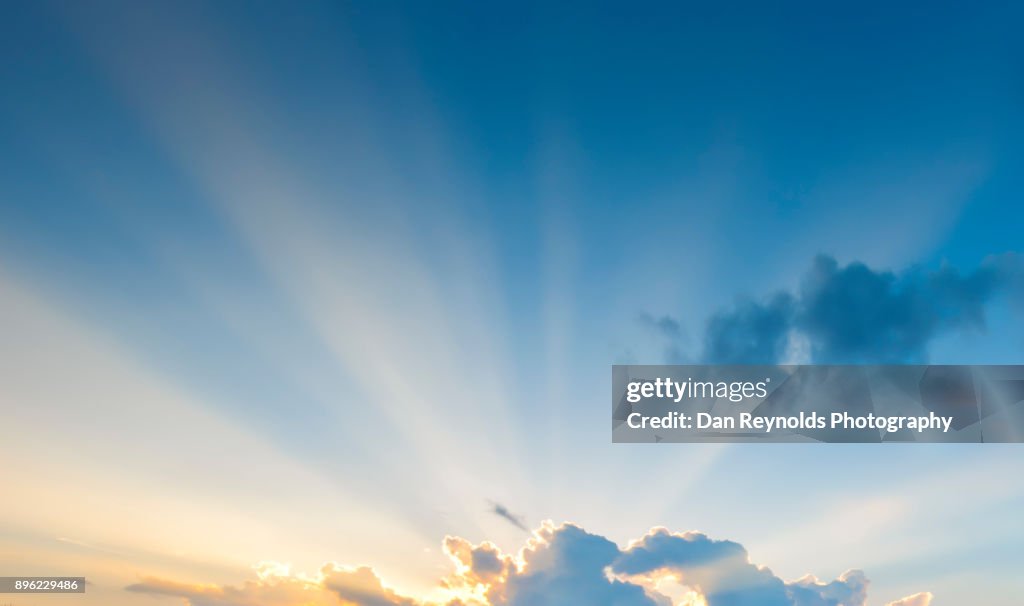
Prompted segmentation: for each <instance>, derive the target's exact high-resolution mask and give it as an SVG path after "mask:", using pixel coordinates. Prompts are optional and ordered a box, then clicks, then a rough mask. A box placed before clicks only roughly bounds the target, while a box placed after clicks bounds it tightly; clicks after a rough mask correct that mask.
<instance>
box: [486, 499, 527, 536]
mask: <svg viewBox="0 0 1024 606" xmlns="http://www.w3.org/2000/svg"><path fill="white" fill-rule="evenodd" d="M491 513H493V514H494V515H496V516H498V517H500V518H503V519H504V520H505V521H507V522H508V523H509V524H512V525H513V526H515V527H516V528H518V529H519V530H525V531H526V532H529V531H530V529H529V528H527V527H526V521H525V520H524V519H523V517H522V516H519V515H516V514H514V513H512V512H511V511H509V510H508V508H507V507H505V506H504V505H502V504H501V503H494V502H492V503H491Z"/></svg>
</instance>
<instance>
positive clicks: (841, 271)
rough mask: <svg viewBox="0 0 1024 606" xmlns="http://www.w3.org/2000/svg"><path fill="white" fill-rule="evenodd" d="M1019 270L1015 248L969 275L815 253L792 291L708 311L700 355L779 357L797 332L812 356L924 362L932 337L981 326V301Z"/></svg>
mask: <svg viewBox="0 0 1024 606" xmlns="http://www.w3.org/2000/svg"><path fill="white" fill-rule="evenodd" d="M1022 277H1024V263H1022V259H1021V257H1020V256H1019V255H1017V254H1015V253H1007V254H1004V255H999V256H993V257H989V258H988V259H986V260H985V261H984V262H982V263H981V264H980V265H979V266H978V267H977V268H975V269H974V270H972V271H970V272H967V273H961V272H960V271H958V270H956V269H954V268H952V267H949V266H943V267H941V268H939V269H938V270H934V271H927V270H924V269H921V268H917V267H914V268H910V269H907V270H905V271H903V272H901V273H894V272H891V271H878V270H874V269H871V268H869V267H868V266H867V265H864V264H863V263H857V262H855V263H850V264H849V265H845V266H840V265H839V264H838V263H837V262H836V260H835V259H833V258H832V257H829V256H826V255H821V256H818V257H817V258H815V259H814V262H813V263H812V264H811V268H810V269H809V270H808V271H807V273H806V274H805V275H804V276H803V279H802V280H801V283H800V286H799V288H798V289H797V290H796V292H778V293H776V294H774V295H772V296H770V297H768V298H767V299H764V300H755V299H751V298H741V299H739V300H737V302H736V303H735V305H733V306H732V307H731V308H728V309H725V310H722V311H720V312H718V313H716V314H714V315H713V316H712V317H711V318H710V319H709V320H708V322H707V327H706V332H705V338H704V351H703V354H702V360H703V361H705V362H708V363H715V364H730V363H734V364H740V363H773V362H779V361H783V360H785V358H786V356H787V352H789V351H792V349H791V348H792V346H793V341H794V339H797V340H802V341H804V342H806V344H807V347H808V348H809V351H808V352H807V353H808V354H809V356H810V358H811V360H812V361H814V362H819V363H906V362H925V361H927V347H928V344H929V343H930V342H931V341H932V340H933V339H934V338H935V337H937V336H939V335H941V334H944V333H947V332H949V331H954V330H973V329H981V328H984V326H985V308H986V306H987V305H988V304H989V303H990V302H991V301H992V300H993V298H994V297H996V296H997V295H999V294H1001V293H1011V294H1013V296H1015V297H1019V296H1020V294H1021V292H1022V288H1021V285H1022V284H1024V278H1022Z"/></svg>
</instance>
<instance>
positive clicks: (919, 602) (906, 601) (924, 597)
mask: <svg viewBox="0 0 1024 606" xmlns="http://www.w3.org/2000/svg"><path fill="white" fill-rule="evenodd" d="M932 597H933V596H932V594H930V593H928V592H927V591H925V592H922V593H915V594H914V595H912V596H907V597H905V598H903V599H902V600H896V601H895V602H889V603H888V604H886V605H885V606H929V605H930V604H931V603H932Z"/></svg>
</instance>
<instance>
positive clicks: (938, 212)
mask: <svg viewBox="0 0 1024 606" xmlns="http://www.w3.org/2000/svg"><path fill="white" fill-rule="evenodd" d="M2 11H3V19H2V25H0V28H2V31H3V35H2V36H0V54H2V56H4V57H6V59H5V60H4V61H3V62H2V64H0V90H2V91H3V93H2V94H0V166H3V169H2V170H0V293H2V295H3V296H2V306H0V316H2V318H0V322H2V328H3V334H5V335H10V337H9V338H5V343H4V344H2V345H0V354H2V358H0V359H2V361H3V363H2V364H0V369H2V371H3V375H0V384H3V385H5V390H4V391H6V392H7V395H6V397H5V398H4V399H3V400H0V403H2V405H3V406H4V408H6V409H7V410H8V411H9V412H10V416H11V418H12V419H15V420H17V421H18V422H19V423H21V425H20V426H21V427H27V428H28V429H25V430H22V431H15V430H12V429H7V430H6V431H5V438H6V442H5V444H4V445H3V446H0V452H3V453H4V456H5V457H7V456H15V453H25V452H29V453H33V456H30V457H29V462H28V464H27V465H26V467H25V469H24V471H22V472H19V474H20V475H19V476H18V478H16V480H15V482H16V483H15V486H17V487H18V488H20V489H21V492H22V493H23V494H25V495H26V499H25V501H24V504H19V505H10V504H8V505H5V507H10V508H12V509H14V511H11V512H9V515H5V516H3V518H4V520H5V521H4V522H0V539H2V540H3V542H5V543H8V544H9V545H10V546H11V547H10V549H9V550H4V551H0V563H6V564H10V563H11V562H12V561H14V562H17V561H19V560H21V561H24V560H23V559H22V558H24V554H25V553H29V554H31V557H30V558H29V560H30V561H31V562H32V564H31V565H32V566H33V567H35V568H34V570H35V569H40V570H44V569H47V567H48V566H50V567H53V566H56V567H58V568H61V571H60V572H59V573H60V574H66V573H67V572H66V570H67V569H68V567H71V568H76V569H88V571H87V572H85V574H87V575H89V576H91V577H92V578H96V579H97V583H99V586H100V589H99V590H98V591H99V592H101V593H99V594H97V595H98V597H97V598H96V599H103V600H107V601H105V602H104V603H117V602H116V600H122V601H123V602H124V603H134V602H132V600H133V599H134V598H133V596H131V595H130V594H126V593H125V592H123V591H122V590H121V588H123V587H125V586H127V585H129V584H131V583H134V582H136V581H138V579H139V578H141V577H147V578H148V577H151V576H157V577H161V578H169V579H176V580H178V581H181V582H206V583H223V584H238V583H241V582H242V581H243V580H245V579H246V578H247V575H248V574H249V570H248V567H249V566H250V565H252V564H255V563H257V562H260V561H265V560H278V561H285V562H290V563H292V564H293V566H294V568H295V569H297V570H305V571H315V570H317V569H318V567H319V566H320V565H321V563H322V562H325V561H329V560H335V561H338V562H341V564H343V565H347V566H356V565H367V566H372V567H373V568H374V570H375V571H377V573H379V574H380V575H381V577H382V578H384V579H386V580H387V581H388V582H389V583H391V584H392V586H394V587H396V588H398V589H402V590H404V592H405V593H406V594H408V595H413V594H415V595H428V592H429V591H432V588H433V587H434V586H435V585H436V579H437V578H438V577H440V576H442V575H443V574H444V573H445V571H446V570H447V569H448V567H449V563H448V558H446V557H445V554H444V553H443V552H442V550H441V548H440V544H441V541H442V540H443V538H444V536H445V535H457V536H460V537H465V538H466V539H468V540H469V541H472V542H473V543H474V544H478V543H479V542H480V541H483V540H491V541H494V542H495V543H496V544H497V545H498V546H500V547H501V549H503V550H504V551H505V552H506V553H511V552H512V551H514V550H515V549H518V548H519V547H520V546H521V545H522V544H523V542H524V540H525V539H526V538H527V535H526V534H525V533H523V532H522V531H521V530H520V529H518V528H516V526H515V525H513V524H508V521H507V520H505V519H502V518H501V517H500V516H495V515H494V513H493V511H492V509H493V503H500V504H502V505H503V506H505V507H508V509H509V511H511V512H513V513H514V514H515V515H518V516H522V518H523V519H524V520H525V523H526V524H527V525H528V526H529V527H531V528H532V527H537V526H538V525H539V523H540V522H541V520H544V519H548V518H550V519H554V520H555V521H556V522H557V521H562V520H568V521H571V522H573V523H576V524H580V525H581V526H583V527H585V528H586V529H587V530H589V531H591V532H595V533H599V534H600V535H602V536H605V537H608V538H609V539H611V540H612V541H615V542H616V543H618V544H619V545H620V546H621V547H624V546H625V545H627V543H628V542H629V541H631V540H634V539H638V538H640V537H643V536H645V533H646V532H647V531H648V529H649V528H651V527H652V526H667V527H669V528H670V529H672V530H673V531H678V532H683V531H688V530H699V531H702V532H706V533H708V534H709V535H710V536H712V537H714V538H718V539H731V540H735V541H738V542H740V543H742V544H743V545H744V546H745V547H746V548H747V550H749V552H750V556H751V558H752V559H753V560H754V561H755V562H757V563H759V564H764V565H768V566H770V567H771V568H772V570H773V571H775V573H776V574H778V575H779V576H780V577H781V578H782V579H785V580H792V579H796V578H798V577H800V576H802V575H803V574H805V573H813V574H815V575H817V576H819V577H821V578H823V579H832V578H836V577H838V576H839V575H840V574H841V573H843V572H844V571H845V570H847V569H850V568H863V569H864V570H865V571H866V573H867V576H868V577H869V578H870V579H871V580H872V586H871V595H872V602H871V603H873V604H874V603H878V604H883V603H885V602H886V601H890V600H895V599H897V598H899V597H901V596H904V595H909V594H912V593H915V592H919V591H931V592H933V593H934V594H935V595H936V596H937V599H936V603H937V604H953V603H961V602H965V601H966V602H968V603H985V604H994V605H998V604H1010V603H1011V602H1013V600H1015V599H1016V598H1015V597H1013V596H1015V595H1019V593H1014V592H1013V590H1016V591H1018V592H1019V590H1020V589H1021V587H1020V582H1019V581H1016V580H1014V577H1015V576H1019V575H1016V571H1018V570H1019V569H1020V566H1021V565H1022V564H1024V561H1022V559H1021V556H1020V555H1019V554H1018V553H1017V549H1016V546H1018V545H1020V543H1021V541H1022V540H1024V525H1022V524H1021V522H1020V520H1019V513H1018V512H1019V511H1020V508H1021V506H1022V505H1024V484H1022V483H1021V481H1020V480H1018V479H1016V478H1018V477H1020V476H1021V475H1022V474H1021V473H1020V472H1021V471H1024V452H1021V451H1020V449H1019V448H1016V447H1013V446H1012V445H1011V446H1008V447H999V446H995V445H987V446H985V447H975V446H965V445H959V446H957V445H946V446H943V445H934V446H910V447H903V446H894V447H892V448H884V449H882V448H864V447H842V446H829V447H825V448H822V447H813V448H810V449H809V448H808V447H804V446H791V447H779V448H772V449H771V451H770V452H768V451H766V450H765V449H764V448H758V447H754V448H748V447H741V446H733V447H719V446H715V447H713V448H712V447H708V446H702V445H694V446H692V447H686V446H682V445H673V446H671V447H666V448H664V449H656V450H655V449H651V448H638V447H633V446H628V445H612V444H611V443H610V435H609V432H608V425H607V387H608V374H609V365H611V364H613V363H617V362H631V363H660V362H664V361H666V360H667V359H668V360H691V361H696V360H700V359H701V358H702V356H703V355H704V353H705V352H706V351H708V350H709V349H708V347H707V340H708V339H709V338H710V337H709V333H708V332H707V330H706V328H707V326H708V321H709V318H712V317H716V315H717V316H719V317H721V316H725V317H734V316H735V317H740V315H741V314H738V313H735V314H734V312H735V311H736V309H737V308H735V307H734V302H735V301H736V297H738V296H746V297H750V298H751V299H750V300H751V301H753V302H754V303H755V304H756V305H763V304H765V301H768V300H769V297H771V296H772V295H773V293H776V292H779V291H785V292H789V293H800V292H801V288H803V286H802V284H803V282H802V281H804V280H805V279H806V276H808V275H809V274H808V272H810V271H812V267H814V266H815V265H814V264H815V262H816V261H815V259H816V257H817V256H818V255H822V254H823V255H828V256H830V257H832V258H833V259H835V262H836V266H837V267H838V268H839V269H840V270H842V269H843V268H849V267H851V265H850V264H854V263H864V264H866V266H867V267H868V268H869V269H870V272H872V275H878V276H883V281H884V279H885V278H884V276H886V275H888V274H886V273H885V272H892V278H891V282H886V284H888V285H889V286H887V287H886V288H888V289H889V290H887V291H886V293H887V294H888V295H891V296H892V297H893V300H902V299H901V297H902V296H903V295H904V294H906V293H907V292H914V293H921V297H922V298H923V299H924V300H932V299H931V298H930V296H929V295H930V293H931V292H932V291H929V290H928V288H929V287H928V285H929V284H932V282H931V281H930V280H931V278H930V277H929V276H935V275H937V272H942V271H955V272H958V273H957V275H958V276H963V277H965V280H966V279H967V277H969V276H971V275H974V274H975V273H977V272H984V271H986V269H985V268H987V267H991V263H993V261H992V259H993V257H992V256H993V255H1005V254H1006V253H1015V252H1018V251H1020V238H1019V234H1020V233H1021V228H1022V227H1024V210H1022V209H1024V204H1021V200H1020V198H1021V192H1022V191H1024V182H1022V180H1024V177H1022V172H1021V171H1020V161H1019V158H1021V157H1024V153H1022V151H1024V150H1022V149H1021V146H1022V144H1021V141H1022V140H1024V138H1022V136H1021V135H1022V134H1024V133H1022V130H1024V128H1022V127H1024V122H1022V113H1021V107H1022V94H1024V92H1022V91H1024V87H1022V84H1024V82H1022V73H1024V72H1022V65H1024V62H1022V58H1024V54H1022V50H1024V49H1022V48H1021V42H1020V41H1019V39H1018V38H1019V36H1015V35H1014V34H1015V33H1016V32H1015V28H1014V26H1015V24H1016V23H1019V20H1020V17H1021V16H1022V15H1021V10H1020V8H1019V7H1014V6H1012V5H1010V4H1001V3H983V4H979V5H975V6H947V5H935V4H929V5H927V6H925V5H913V4H904V5H901V6H892V5H889V4H881V3H878V4H873V5H849V6H835V5H831V6H822V5H820V4H817V3H806V4H785V5H782V6H772V7H757V6H747V5H744V4H742V3H739V4H729V5H722V6H716V7H708V6H703V7H702V6H693V5H680V6H678V7H676V8H675V9H673V8H668V7H665V6H661V5H657V4H643V5H640V6H636V5H629V6H627V5H624V4H620V5H615V4H610V3H609V4H587V5H584V4H565V5H562V6H557V7H552V6H544V5H540V4H538V5H530V4H519V5H512V4H506V5H480V4H479V3H469V2H467V3H446V4H443V5H437V4H429V5H428V4H425V3H423V4H418V3H392V2H381V3H335V2H331V3H318V2H306V3H303V5H302V6H301V7H299V8H285V7H283V6H281V5H279V4H277V3H251V2H246V3H240V2H220V3H196V2H184V3H153V4H151V5H147V6H138V5H136V6H133V5H132V4H131V3H125V4H116V3H91V4H83V3H73V2H58V3H27V2H24V3H8V4H7V5H5V6H4V7H3V9H2ZM1001 258H1011V259H1015V258H1014V257H1005V256H1004V257H1001ZM1013 263H1016V265H1013ZM1013 263H1011V265H1013V267H1015V268H1019V262H1018V261H1013ZM853 267H859V266H856V265H854V266H853ZM1011 273H1012V272H1011ZM844 275H845V274H844ZM1015 275H1016V276H1017V279H1018V280H1019V275H1020V274H1019V272H1018V273H1016V274H1015ZM1017 284H1018V285H1019V282H1018V283H1017ZM1013 286H1014V284H1013V280H1012V279H1008V280H1007V281H1006V283H1005V284H1002V285H1001V286H1000V287H999V288H995V289H994V290H993V291H992V292H991V293H988V292H987V291H986V294H985V295H984V296H980V297H979V298H977V299H972V305H969V306H963V307H960V306H953V307H948V306H941V307H936V308H934V309H933V308H930V307H929V308H928V309H929V310H930V311H934V312H935V313H936V314H937V315H936V317H942V318H944V320H943V321H941V322H937V323H936V324H935V325H934V327H933V328H932V329H929V330H928V331H926V334H924V335H923V336H921V338H920V340H919V341H918V342H916V344H917V345H919V346H920V347H919V348H918V349H914V350H913V351H915V352H917V353H918V354H920V357H921V358H924V359H928V360H930V361H933V362H955V363H1017V362H1019V360H1020V359H1021V355H1022V353H1024V324H1022V322H1021V317H1020V314H1019V310H1020V307H1019V299H1017V298H1016V297H1015V291H1014V290H1013ZM1004 287H1005V288H1004ZM1017 294H1019V292H1018V293H1017ZM915 300H918V299H915ZM951 309H952V312H950V310H951ZM977 309H980V310H981V313H982V315H983V317H984V320H985V322H984V324H983V325H979V324H977V323H969V322H958V321H954V320H957V319H959V318H960V314H966V313H967V311H965V310H977ZM949 313H953V315H954V317H953V319H952V320H950V318H949V317H948V314H949ZM730 314H732V315H730ZM944 314H945V315H944ZM844 317H848V316H844ZM879 317H880V316H871V317H870V318H868V320H866V322H868V323H867V324H865V328H864V331H865V332H867V333H868V338H867V339H865V340H866V341H867V342H874V343H877V342H879V340H880V339H882V334H881V332H882V329H886V330H890V329H891V330H897V331H899V330H903V328H901V327H900V326H899V325H892V324H885V322H882V324H871V323H870V321H869V320H871V319H872V318H873V319H874V320H878V318H879ZM645 318H648V319H653V320H655V321H657V320H660V319H663V318H669V319H670V322H668V323H667V324H666V323H662V325H661V326H662V328H664V326H666V325H668V326H673V327H674V326H678V328H677V329H676V328H673V329H672V330H671V331H669V332H668V333H666V331H665V330H663V329H660V330H659V329H658V328H657V327H656V326H654V325H653V324H655V323H656V322H650V321H646V320H645ZM737 326H740V327H741V328H742V327H743V326H746V325H744V324H742V322H738V323H737ZM894 326H895V328H894ZM799 328H800V327H799V326H795V328H794V329H799ZM872 330H877V331H878V333H879V334H878V338H877V339H874V338H872V334H871V332H870V331H872ZM809 334H810V337H809V338H811V339H812V341H813V339H814V338H818V337H820V338H825V337H821V335H826V334H832V333H829V332H828V331H824V332H819V333H809ZM815 334H817V335H818V337H815ZM900 334H902V333H900ZM784 336H785V337H786V338H788V333H786V335H784ZM815 343H817V342H815ZM817 344H818V345H822V344H821V343H817ZM812 345H813V343H812ZM821 351H831V352H835V351H838V350H836V349H827V348H826V349H821ZM847 353H849V351H848V350H847ZM853 354H856V355H855V356H854V357H856V358H857V359H856V360H854V361H877V360H870V359H867V358H868V357H869V356H868V349H859V350H857V351H855V352H853ZM851 355H852V354H851ZM870 355H873V356H877V355H879V354H877V353H872V354H870ZM750 361H762V360H750ZM885 361H893V360H889V359H887V360H885ZM570 424H571V425H573V427H571V428H569V427H568V425H570ZM12 426H14V425H12ZM36 453H39V454H38V456H35V454H36ZM19 456H23V454H19ZM55 470H71V471H73V472H74V474H75V476H76V477H77V478H79V479H80V485H76V488H75V489H74V490H71V489H69V488H64V489H63V491H57V489H56V488H54V487H53V486H48V485H45V484H44V483H41V482H40V481H39V480H38V479H34V478H38V477H41V476H39V475H38V474H39V473H42V472H46V471H50V472H53V471H55ZM40 501H48V502H53V503H54V504H53V505H52V506H50V507H37V506H35V505H34V504H35V503H38V502H40ZM171 519H173V520H175V522H174V523H168V522H167V520H171ZM381 528H388V529H389V531H388V532H386V533H383V532H381V531H380V529H381ZM385 534H386V535H387V536H383V535H385ZM821 543H824V544H821ZM15 553H16V554H18V555H17V559H14V560H12V559H11V558H12V557H14V556H13V554H15ZM53 562H58V563H60V564H62V565H63V567H62V566H57V565H55V564H52V563H53ZM57 573H58V572H54V574H57ZM104 591H109V593H106V594H105V593H102V592H104ZM175 595H178V594H175ZM979 595H980V596H982V597H981V598H979V597H978V596H979ZM126 596H127V597H126ZM1008 596H1009V597H1008ZM166 599H167V600H168V601H169V602H172V601H173V600H172V599H171V598H166ZM191 599H192V600H193V603H194V604H195V605H200V604H204V602H201V601H198V600H199V599H200V598H195V597H194V596H193V598H191ZM939 600H941V601H939ZM222 603H224V604H226V603H227V602H222ZM712 606H714V605H712Z"/></svg>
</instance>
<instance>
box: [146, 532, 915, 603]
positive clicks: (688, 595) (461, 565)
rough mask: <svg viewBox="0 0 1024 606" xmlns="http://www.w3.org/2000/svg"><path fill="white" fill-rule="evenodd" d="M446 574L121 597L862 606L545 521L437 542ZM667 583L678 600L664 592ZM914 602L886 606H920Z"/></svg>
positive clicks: (733, 558)
mask: <svg viewBox="0 0 1024 606" xmlns="http://www.w3.org/2000/svg"><path fill="white" fill-rule="evenodd" d="M443 547H444V552H445V553H446V554H447V555H448V557H449V558H450V559H451V562H452V565H453V571H452V573H451V574H450V575H449V576H448V577H446V578H444V579H442V580H441V582H440V584H439V587H438V593H437V595H436V596H434V597H433V598H432V599H427V598H412V597H406V596H402V595H400V594H399V593H398V592H396V591H394V590H392V589H390V588H388V587H387V586H385V584H384V583H383V581H382V580H381V579H380V578H379V577H378V576H377V574H376V573H375V572H374V571H373V570H372V569H371V568H368V567H359V568H346V567H342V566H339V565H337V564H333V563H330V564H326V565H325V566H324V567H323V568H321V570H320V571H319V573H318V574H317V575H315V576H313V577H303V576H301V575H299V576H295V575H291V574H290V573H289V571H288V570H287V569H286V568H283V567H281V566H279V565H271V564H264V565H261V566H259V567H258V568H257V579H256V580H253V581H248V582H246V583H244V584H243V585H242V586H240V587H232V586H218V585H196V584H188V583H180V582H175V581H168V580H164V579H152V578H151V579H145V580H143V581H141V582H139V583H137V584H134V585H131V586H129V587H127V588H126V589H127V590H128V591H131V592H135V593H146V594H151V595H164V596H174V597H179V598H182V599H183V600H184V603H185V605H186V606H577V605H579V604H586V605H587V606H866V604H867V589H868V580H867V578H866V577H865V575H864V573H863V572H861V571H859V570H851V571H849V572H846V573H844V574H843V575H841V576H840V577H839V578H837V579H835V580H832V581H828V582H823V581H819V580H818V579H817V578H815V577H814V576H811V575H808V576H805V577H803V578H801V579H798V580H796V581H792V582H788V583H787V582H785V581H783V580H782V579H780V578H778V577H777V576H775V575H774V574H773V573H772V572H771V570H769V569H768V568H765V567H763V566H758V565H756V564H754V563H753V562H751V561H750V558H749V556H748V554H747V551H746V549H744V548H743V546H742V545H740V544H739V543H735V542H733V541H721V540H715V539H712V538H710V537H708V536H706V535H704V534H701V533H698V532H687V533H682V534H679V533H672V532H670V531H668V530H667V529H664V528H655V529H652V530H651V531H650V532H648V533H647V534H646V535H644V536H643V537H641V538H640V539H639V540H637V541H634V542H632V543H630V544H629V546H628V547H627V548H626V549H621V548H620V547H619V546H618V545H616V544H615V543H613V542H612V541H610V540H608V539H607V538H605V537H603V536H601V535H598V534H593V533H590V532H587V531H586V530H584V529H583V528H581V527H580V526H577V525H575V524H570V523H565V524H561V525H557V526H556V525H555V524H553V523H551V522H545V523H544V524H543V525H542V526H541V527H540V528H539V529H537V530H536V531H534V532H533V535H532V536H531V538H530V539H529V540H528V541H527V543H526V545H525V546H524V547H523V549H521V550H520V551H519V553H518V554H508V553H504V552H502V550H501V549H500V548H498V547H497V546H496V545H495V544H493V543H490V542H487V541H485V542H483V543H480V544H473V543H471V542H470V541H467V540H466V539H463V538H461V537H452V536H449V537H446V538H445V540H444V544H443ZM672 584H675V585H676V586H678V587H679V588H681V590H680V591H670V590H669V588H668V587H669V585H672ZM931 599H932V595H931V594H930V593H919V594H916V595H913V596H909V597H906V598H903V599H900V600H897V601H895V602H890V603H889V604H888V606H929V605H930V603H931Z"/></svg>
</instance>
